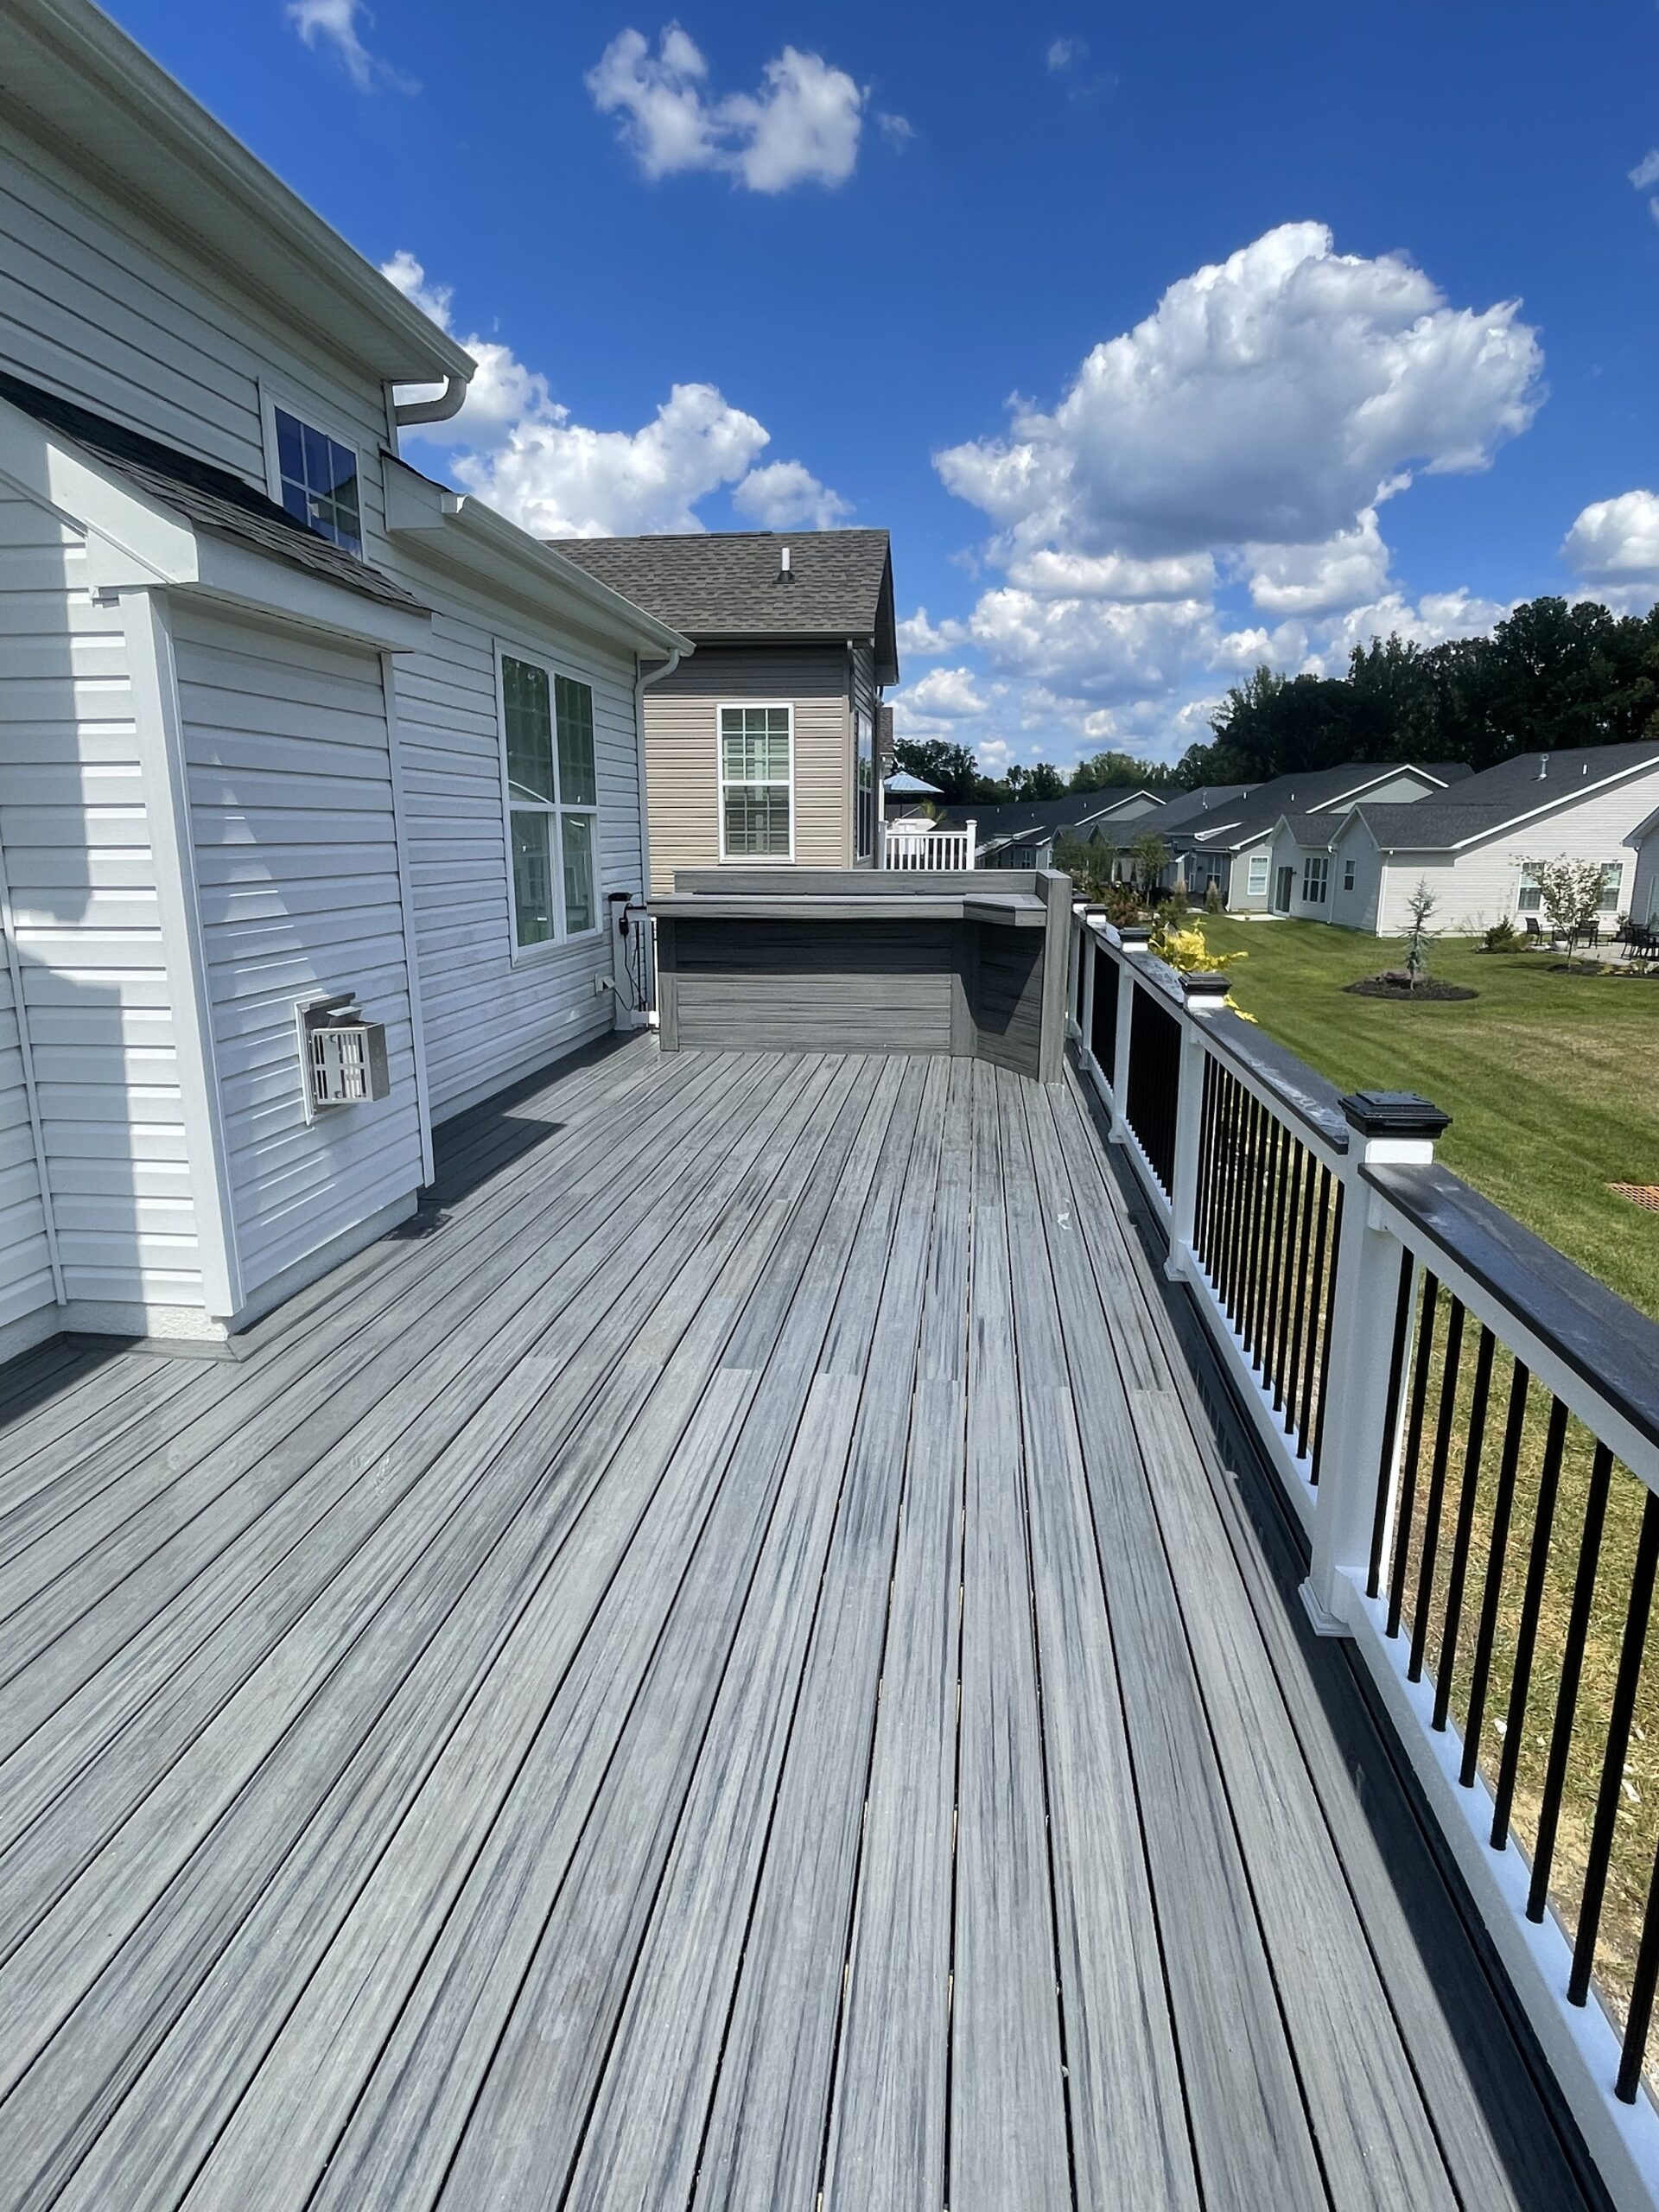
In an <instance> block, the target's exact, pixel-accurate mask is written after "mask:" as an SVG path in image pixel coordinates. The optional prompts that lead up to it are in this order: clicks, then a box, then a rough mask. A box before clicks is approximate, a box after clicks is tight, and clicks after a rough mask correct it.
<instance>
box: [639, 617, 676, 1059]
mask: <svg viewBox="0 0 1659 2212" xmlns="http://www.w3.org/2000/svg"><path fill="white" fill-rule="evenodd" d="M683 658H684V653H683V648H682V647H680V646H679V645H676V646H675V648H674V650H673V651H672V652H671V653H670V654H669V656H668V658H667V659H666V660H661V661H658V662H657V663H656V664H655V665H654V666H653V667H652V668H647V667H646V666H645V663H644V661H643V660H641V659H640V658H639V655H638V654H637V653H636V654H635V656H634V663H633V666H634V678H633V731H634V742H635V744H636V746H637V747H638V748H639V903H640V905H641V906H644V904H645V900H646V899H649V898H650V896H651V779H650V769H649V763H648V761H647V759H646V754H645V693H646V692H647V691H648V690H650V688H651V686H652V684H653V683H661V682H662V681H663V679H664V677H670V676H672V675H673V673H674V671H675V670H676V669H677V667H678V666H679V664H680V663H681V661H682V659H683ZM639 927H640V928H641V929H642V930H646V931H649V932H650V943H649V947H648V950H649V952H650V962H651V964H650V969H649V973H648V975H647V976H645V981H644V985H643V990H644V995H645V998H646V999H647V1001H649V1007H648V1011H647V1013H646V1015H645V1021H646V1026H647V1027H648V1028H652V1029H655V1028H657V1027H658V1010H657V1004H656V1000H657V931H656V927H655V925H654V924H652V922H651V921H650V920H649V919H648V918H646V917H645V916H644V915H643V914H642V915H641V916H639Z"/></svg>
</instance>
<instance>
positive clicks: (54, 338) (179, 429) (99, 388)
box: [0, 130, 389, 558]
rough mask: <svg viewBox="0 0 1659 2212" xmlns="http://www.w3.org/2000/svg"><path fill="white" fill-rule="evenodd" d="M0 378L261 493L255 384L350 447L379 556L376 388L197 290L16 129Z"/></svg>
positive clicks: (211, 290)
mask: <svg viewBox="0 0 1659 2212" xmlns="http://www.w3.org/2000/svg"><path fill="white" fill-rule="evenodd" d="M0 365H4V366H6V367H9V368H10V369H12V370H13V371H15V372H16V374H17V375H19V376H21V377H24V378H29V380H31V381H32V382H34V383H36V384H41V385H45V386H47V387H48V389H50V390H52V391H57V392H60V393H62V394H64V395H65V396H67V397H69V398H71V399H74V400H77V401H79V402H80V403H81V404H84V405H86V406H87V407H91V408H92V409H94V410H97V411H98V412H99V414H102V415H105V416H109V417H110V418H111V420H113V421H115V422H118V423H124V424H126V425H128V426H129V427H130V428H131V429H138V430H142V431H143V432H145V433H146V434H147V435H149V436H151V437H156V438H160V439H162V441H163V442H166V443H167V444H168V445H172V446H176V447H178V448H180V449H181V451H182V452H185V453H188V454H194V455H196V456H198V457H199V458H200V459H202V460H205V461H213V462H215V463H216V464H217V465H218V466H219V467H223V468H229V469H232V470H234V471H235V472H236V473H237V474H238V475H241V476H244V477H246V478H247V479H248V480H249V481H250V482H251V483H254V484H257V485H258V486H260V487H261V488H263V487H264V485H265V482H266V469H265V451H264V426H263V420H262V397H261V383H262V380H263V382H264V385H265V387H266V389H267V390H268V391H270V392H271V393H273V394H275V395H277V396H278V397H287V398H288V400H289V404H293V405H295V406H296V407H298V408H299V409H301V410H302V411H303V412H304V413H306V414H307V415H308V416H310V417H311V418H313V419H315V422H316V423H317V425H318V427H319V428H321V429H327V430H330V431H332V433H333V434H334V435H335V436H337V437H340V438H344V439H347V440H349V441H351V442H354V443H355V444H356V446H357V448H358V451H359V457H360V461H361V464H362V478H361V491H362V505H363V515H364V525H365V536H366V540H367V543H368V547H369V550H371V553H372V557H377V558H378V557H379V556H380V555H381V554H382V553H383V552H384V550H385V546H384V537H385V511H384V499H383V493H382V490H381V485H380V466H379V455H380V450H381V448H382V447H383V446H384V445H385V443H386V442H387V438H388V435H389V430H388V424H387V420H386V407H385V392H384V391H383V390H382V388H381V386H380V385H379V383H378V380H377V379H375V378H372V377H368V376H365V375H363V374H362V373H360V372H353V371H352V370H351V369H350V368H349V367H347V366H346V365H344V364H342V363H340V362H338V361H335V360H333V359H326V358H324V357H323V356H321V354H320V353H319V352H318V351H317V350H316V349H315V347H308V346H302V345H298V344H296V340H295V335H294V333H293V332H292V330H291V329H290V328H285V327H283V326H282V325H281V324H279V323H277V322H276V321H272V320H271V319H270V318H269V317H268V316H267V315H266V314H265V312H264V308H262V306H261V304H260V302H258V301H257V298H254V297H252V296H248V297H244V298H238V297H237V296H235V295H234V294H233V293H231V292H230V291H229V290H228V289H227V288H226V286H225V285H224V284H223V283H222V282H220V281H219V280H217V279H215V280H213V281H211V282H203V281H202V279H201V278H200V277H199V276H197V275H194V274H193V273H192V272H191V270H190V268H189V265H188V262H187V261H186V259H185V258H184V257H183V256H182V255H181V253H180V252H179V251H177V250H176V249H175V247H174V246H173V245H171V243H170V242H169V241H168V239H167V238H165V237H163V235H162V233H161V232H160V231H159V230H158V229H156V227H155V226H151V225H149V224H148V223H146V222H145V221H144V220H143V218H142V216H141V215H139V214H137V213H135V212H134V211H133V210H132V209H131V208H130V207H123V206H120V205H118V203H117V202H115V201H114V200H111V199H110V198H109V197H107V196H106V195H105V194H103V193H101V192H100V191H99V188H97V186H96V185H95V184H93V183H92V181H89V180H88V179H86V178H85V177H82V176H77V175H73V174H72V173H71V172H70V171H68V170H67V169H66V168H63V167H62V166H61V165H60V163H59V162H57V161H56V160H55V159H54V157H53V156H51V155H50V154H48V153H47V152H46V151H44V150H43V149H41V148H39V147H37V146H36V145H35V143H33V142H26V141H24V140H22V139H21V138H20V137H18V135H17V134H16V131H15V130H14V131H9V132H7V133H6V134H5V136H4V138H3V143H0Z"/></svg>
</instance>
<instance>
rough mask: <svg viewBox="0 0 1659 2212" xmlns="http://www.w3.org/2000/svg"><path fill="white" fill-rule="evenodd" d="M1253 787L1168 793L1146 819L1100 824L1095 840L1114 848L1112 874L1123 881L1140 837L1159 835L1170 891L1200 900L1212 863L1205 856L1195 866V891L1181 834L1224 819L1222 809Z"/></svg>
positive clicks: (1206, 787)
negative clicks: (1165, 855)
mask: <svg viewBox="0 0 1659 2212" xmlns="http://www.w3.org/2000/svg"><path fill="white" fill-rule="evenodd" d="M1253 788H1254V786H1253V785H1249V784H1201V785H1199V786H1198V789H1197V790H1196V791H1176V792H1173V793H1171V794H1170V795H1169V796H1167V797H1166V798H1165V799H1164V801H1163V803H1162V804H1161V805H1160V808H1159V810H1158V813H1157V816H1156V817H1155V818H1154V819H1151V820H1147V821H1145V822H1132V823H1123V824H1122V825H1119V824H1118V823H1111V822H1108V823H1102V824H1101V826H1100V828H1099V829H1098V830H1097V831H1096V842H1098V843H1100V844H1109V845H1110V846H1111V847H1112V848H1113V851H1114V855H1115V857H1114V859H1113V861H1112V873H1113V874H1114V875H1115V876H1116V877H1118V878H1119V879H1120V880H1122V878H1124V877H1127V876H1128V875H1130V874H1133V873H1134V868H1135V863H1134V860H1133V857H1132V855H1133V851H1134V848H1135V844H1136V842H1138V840H1139V839H1141V838H1142V837H1147V836H1154V837H1158V838H1161V840H1162V841H1163V842H1164V843H1165V845H1166V846H1167V847H1168V849H1169V854H1170V858H1169V861H1168V864H1167V865H1166V868H1164V870H1163V872H1162V877H1161V880H1162V881H1163V882H1164V883H1165V884H1166V886H1167V887H1169V888H1171V889H1173V890H1177V891H1180V890H1185V891H1187V892H1188V893H1189V895H1196V896H1197V897H1198V898H1200V899H1202V898H1203V896H1204V894H1205V890H1206V889H1207V887H1208V884H1209V873H1210V867H1211V862H1210V861H1208V860H1207V859H1206V860H1205V861H1203V862H1202V863H1201V865H1200V866H1199V868H1198V884H1197V889H1196V893H1195V894H1194V893H1193V890H1192V884H1191V882H1190V880H1189V877H1188V874H1187V868H1188V867H1189V866H1190V865H1191V864H1190V862H1189V861H1187V859H1186V857H1185V847H1184V844H1183V842H1182V840H1183V833H1184V832H1192V833H1194V834H1196V833H1197V832H1198V831H1199V830H1201V829H1204V828H1205V826H1206V825H1207V824H1208V823H1211V822H1212V821H1219V820H1220V819H1222V818H1223V814H1224V811H1225V812H1226V813H1229V814H1230V813H1231V812H1232V811H1234V810H1236V808H1237V807H1238V806H1239V805H1240V804H1241V803H1242V802H1243V801H1244V800H1246V799H1248V798H1249V795H1250V792H1251V791H1252V790H1253Z"/></svg>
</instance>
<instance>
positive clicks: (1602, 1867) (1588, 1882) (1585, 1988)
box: [1567, 1491, 1659, 2005]
mask: <svg viewBox="0 0 1659 2212" xmlns="http://www.w3.org/2000/svg"><path fill="white" fill-rule="evenodd" d="M1656 1569H1659V1497H1655V1496H1654V1494H1653V1492H1652V1491H1649V1492H1648V1495H1647V1500H1646V1503H1644V1504H1643V1508H1642V1530H1641V1534H1640V1535H1638V1536H1637V1540H1636V1563H1635V1565H1634V1567H1632V1568H1631V1570H1630V1599H1629V1601H1628V1603H1627V1604H1626V1605H1625V1609H1624V1641H1623V1643H1621V1644H1620V1646H1619V1653H1618V1681H1616V1682H1615V1684H1614V1686H1613V1704H1612V1710H1611V1713H1609V1715H1608V1719H1607V1748H1606V1751H1605V1753H1604V1755H1603V1758H1602V1762H1601V1786H1600V1788H1599V1789H1598V1791H1597V1793H1596V1817H1595V1820H1594V1822H1593V1823H1592V1827H1591V1830H1590V1855H1589V1858H1588V1860H1587V1861H1586V1866H1585V1870H1584V1891H1583V1895H1582V1896H1581V1897H1580V1900H1579V1932H1578V1936H1577V1938H1576V1940H1575V1941H1574V1942H1573V1972H1572V1974H1571V1976H1570V1978H1569V1979H1568V1981H1567V1997H1568V1999H1570V2000H1571V2002H1572V2003H1573V2004H1574V2005H1582V2004H1583V2003H1584V2002H1585V2000H1586V1998H1587V1997H1588V1996H1589V1994H1590V1977H1591V1974H1592V1970H1593V1968H1594V1966H1595V1961H1596V1936H1597V1934H1598V1932H1599V1929H1600V1926H1601V1908H1602V1904H1603V1901H1604V1900H1605V1897H1606V1894H1607V1868H1608V1866H1609V1863H1610V1862H1611V1859H1612V1855H1613V1830H1614V1828H1615V1827H1616V1825H1617V1823H1618V1801H1619V1797H1620V1795H1621V1793H1622V1792H1623V1789H1624V1758H1625V1754H1626V1753H1627V1752H1628V1751H1629V1750H1630V1724H1631V1722H1632V1720H1633V1719H1635V1717H1636V1694H1637V1689H1638V1688H1640V1686H1641V1681H1642V1662H1643V1658H1644V1657H1645V1656H1646V1653H1647V1647H1648V1621H1649V1616H1650V1615H1651V1613H1652V1611H1653V1583H1654V1574H1655V1572H1656Z"/></svg>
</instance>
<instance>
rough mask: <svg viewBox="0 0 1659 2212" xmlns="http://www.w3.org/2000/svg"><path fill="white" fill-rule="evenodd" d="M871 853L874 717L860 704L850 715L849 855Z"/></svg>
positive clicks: (864, 856) (866, 857)
mask: <svg viewBox="0 0 1659 2212" xmlns="http://www.w3.org/2000/svg"><path fill="white" fill-rule="evenodd" d="M874 855H875V717H874V715H871V714H868V713H867V712H866V710H865V709H863V708H862V707H861V708H860V709H859V710H858V712H857V714H856V715H855V716H854V718H853V858H854V859H855V860H859V861H868V860H872V859H874Z"/></svg>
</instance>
